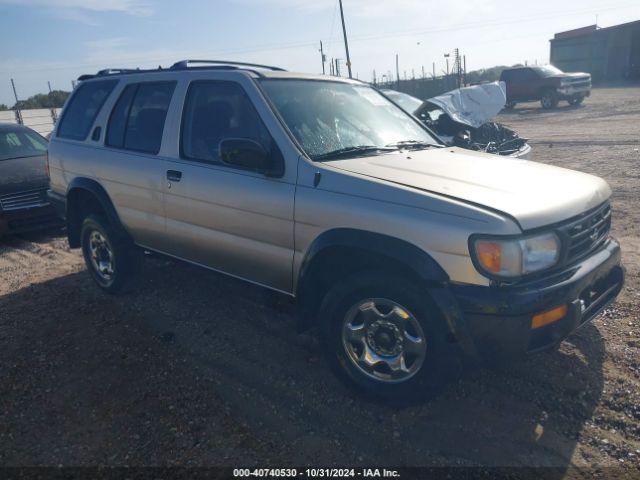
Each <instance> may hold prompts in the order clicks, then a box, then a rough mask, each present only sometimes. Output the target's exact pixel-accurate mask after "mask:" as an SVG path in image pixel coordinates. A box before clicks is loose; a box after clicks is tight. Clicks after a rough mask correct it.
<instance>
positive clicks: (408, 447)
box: [0, 88, 640, 478]
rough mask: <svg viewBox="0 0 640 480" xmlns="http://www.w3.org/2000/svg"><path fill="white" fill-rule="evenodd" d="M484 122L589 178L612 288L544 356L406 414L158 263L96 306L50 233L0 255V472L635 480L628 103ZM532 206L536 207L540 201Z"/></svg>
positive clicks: (635, 125)
mask: <svg viewBox="0 0 640 480" xmlns="http://www.w3.org/2000/svg"><path fill="white" fill-rule="evenodd" d="M500 121H503V122H505V123H507V124H508V125H510V126H512V127H513V128H515V129H516V130H517V131H518V132H519V133H520V134H521V135H523V136H525V137H528V138H530V139H531V143H532V145H533V159H535V160H537V161H541V162H545V163H552V164H554V165H559V166H564V167H568V168H575V169H578V170H583V171H586V172H590V173H594V174H597V175H600V176H602V177H604V178H605V179H606V180H607V181H608V182H609V183H610V185H611V187H612V189H613V192H614V194H613V207H614V212H615V213H614V219H613V234H614V235H615V236H617V237H618V238H619V239H620V241H621V242H622V246H623V249H624V263H625V265H626V267H627V274H628V277H627V278H628V280H627V285H626V288H625V290H624V292H623V293H622V295H621V296H620V298H619V300H618V302H617V303H616V304H615V305H614V306H613V307H612V308H610V309H609V310H607V311H606V312H604V314H603V315H601V316H600V317H599V318H598V319H596V320H595V321H594V322H593V323H592V324H590V325H587V326H586V327H584V328H583V329H581V330H579V331H578V332H577V333H575V334H574V335H572V336H571V337H570V338H569V339H568V340H567V341H566V342H565V343H564V344H563V345H562V346H561V348H560V350H559V351H556V352H553V353H547V354H540V355H536V356H532V357H530V358H528V359H526V360H524V361H522V362H519V363H515V364H512V365H508V366H505V367H504V368H501V369H500V370H494V369H492V370H489V369H484V368H481V369H471V370H469V371H467V372H466V373H464V375H462V376H461V378H459V379H458V380H456V381H455V382H453V383H452V384H450V385H449V386H448V387H446V389H445V390H444V392H443V393H442V394H441V395H440V396H438V397H437V398H436V399H434V400H432V401H429V402H424V403H422V404H420V405H416V406H412V407H408V408H403V409H399V408H392V407H388V406H385V405H381V404H378V403H371V402H369V401H366V400H364V399H362V398H360V397H358V396H357V395H356V394H354V393H353V392H351V391H350V390H349V389H347V388H345V387H344V386H343V385H342V384H340V383H339V382H338V381H337V380H336V379H335V378H334V377H333V375H332V374H331V373H330V371H329V370H328V367H327V366H326V365H325V363H324V361H323V359H322V356H321V354H320V352H319V349H318V346H317V344H316V342H315V341H313V339H312V338H311V337H308V336H299V335H297V334H296V333H295V320H294V315H293V312H294V310H293V306H292V305H291V304H290V303H289V301H288V300H287V299H286V298H283V297H280V296H278V295H276V294H272V293H270V292H267V291H265V290H262V289H260V288H258V287H254V286H251V285H248V284H245V283H242V282H240V281H237V280H233V279H229V278H226V277H224V276H221V275H218V274H215V273H212V272H208V271H205V270H202V269H198V268H195V267H192V266H189V265H186V264H182V263H178V262H173V261H168V260H164V259H149V260H148V261H147V262H146V265H145V268H144V271H143V275H142V278H141V279H140V282H139V285H138V287H137V289H136V290H135V291H134V292H133V293H129V294H126V295H122V296H109V295H106V294H103V293H102V292H101V291H99V290H98V288H97V287H96V286H94V284H93V282H92V281H91V280H90V278H89V275H88V274H87V273H86V272H85V269H84V265H83V262H82V260H81V257H80V254H79V253H78V252H77V251H69V250H68V247H67V243H66V239H65V238H64V235H63V233H62V232H46V233H40V234H31V235H23V236H17V237H9V238H4V239H2V240H0V465H5V466H7V465H9V466H24V465H64V466H85V465H96V464H100V465H109V466H112V465H133V466H139V465H162V466H166V465H183V466H191V465H198V466H213V465H227V466H236V467H237V466H251V465H254V466H273V467H281V466H285V465H314V466H329V465H342V466H345V465H377V466H390V465H394V466H408V465H411V466H417V465H431V466H440V465H450V466H465V465H484V466H552V467H560V470H559V471H560V472H562V471H564V469H565V468H567V467H575V468H571V473H572V475H573V476H578V477H585V478H586V477H590V476H591V475H592V474H593V473H600V474H602V475H605V474H607V473H608V472H609V473H610V472H611V471H613V470H610V469H611V468H612V467H613V468H615V471H617V472H624V471H626V472H632V471H634V469H638V468H639V467H640V389H639V387H640V357H639V353H640V314H639V313H638V312H639V311H640V253H639V252H640V222H639V220H640V214H639V208H638V207H640V151H639V150H640V88H618V89H598V90H595V91H594V93H593V96H592V97H591V98H589V99H587V101H586V102H585V104H584V105H583V106H581V107H577V108H576V107H565V106H561V107H560V108H559V109H557V110H555V111H552V112H546V111H542V110H540V109H539V105H538V104H526V105H519V106H518V107H517V108H516V110H515V111H513V112H509V113H505V114H502V115H501V117H500ZM540 194H541V195H544V191H541V192H540Z"/></svg>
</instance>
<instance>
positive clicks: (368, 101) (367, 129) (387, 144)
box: [260, 79, 438, 160]
mask: <svg viewBox="0 0 640 480" xmlns="http://www.w3.org/2000/svg"><path fill="white" fill-rule="evenodd" d="M260 82H261V85H262V87H263V89H264V91H265V93H266V94H267V96H268V97H269V98H270V99H271V101H272V103H273V104H274V105H275V107H276V108H277V110H278V112H279V113H280V115H281V116H282V118H283V119H284V121H285V123H286V124H287V127H289V130H291V132H292V133H293V135H294V136H295V138H296V140H297V141H298V142H299V143H300V145H301V146H302V148H303V149H304V151H305V153H306V154H307V155H308V156H309V157H310V158H311V159H314V160H320V159H330V158H331V157H332V156H333V157H335V158H337V157H338V156H345V154H346V155H353V156H356V155H359V154H365V153H366V154H376V153H382V152H385V151H388V150H394V149H397V148H400V147H401V146H402V148H406V147H408V146H412V148H427V147H428V146H431V145H438V141H437V140H436V139H434V138H433V137H432V136H431V135H429V133H428V132H427V131H426V130H425V129H424V128H422V127H421V126H420V124H419V123H418V122H416V121H415V120H413V119H412V118H411V117H410V116H408V115H407V114H406V113H405V112H403V111H402V110H401V109H399V108H398V107H396V106H395V105H394V104H393V103H391V102H390V101H389V100H387V99H386V98H385V97H384V96H382V95H381V94H380V93H378V92H377V91H376V90H374V89H373V88H371V87H368V86H365V85H353V84H349V83H341V82H333V81H324V80H322V81H319V80H281V79H261V80H260Z"/></svg>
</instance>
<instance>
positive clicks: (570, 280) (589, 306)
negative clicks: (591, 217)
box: [451, 239, 624, 357]
mask: <svg viewBox="0 0 640 480" xmlns="http://www.w3.org/2000/svg"><path fill="white" fill-rule="evenodd" d="M623 283H624V270H623V268H622V266H621V265H620V245H619V244H618V242H616V241H615V240H613V239H609V240H608V241H607V243H606V244H605V245H604V246H603V247H602V248H601V249H600V250H599V251H597V252H596V253H594V254H592V255H591V256H589V257H588V258H585V259H583V260H582V261H581V262H579V263H578V264H576V265H572V266H571V267H569V268H567V269H566V270H564V271H562V272H559V273H556V274H554V275H552V276H550V277H547V278H544V279H541V280H536V281H531V282H528V283H526V284H522V285H511V286H490V287H480V286H470V285H452V286H451V288H452V291H453V294H454V296H455V298H456V300H457V303H458V306H459V309H460V311H461V313H462V317H463V318H464V323H465V326H466V329H467V332H468V334H469V336H470V338H471V340H472V342H473V344H474V347H475V351H476V353H478V354H480V355H481V356H482V357H505V356H506V357H512V356H519V355H522V354H525V353H532V352H537V351H540V350H546V349H550V348H553V347H554V346H556V345H558V344H559V343H560V342H562V340H564V339H565V338H566V337H567V336H568V335H569V334H570V333H571V332H573V331H574V330H575V329H577V328H578V327H580V326H582V325H584V324H585V323H587V322H589V321H590V320H592V319H593V318H595V317H596V316H597V315H598V314H599V313H600V312H601V311H602V310H603V309H604V308H605V307H606V306H607V305H609V304H610V303H611V302H612V301H613V300H614V299H615V298H616V296H617V295H618V293H620V290H621V289H622V286H623ZM560 305H567V307H568V313H567V314H566V315H565V316H564V317H563V318H562V319H560V320H558V321H556V322H554V323H551V324H549V325H546V326H544V327H540V328H536V329H532V328H531V321H532V318H533V316H534V315H535V314H537V313H540V312H543V311H547V310H549V309H552V308H554V307H557V306H560Z"/></svg>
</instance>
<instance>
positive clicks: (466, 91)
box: [427, 82, 507, 128]
mask: <svg viewBox="0 0 640 480" xmlns="http://www.w3.org/2000/svg"><path fill="white" fill-rule="evenodd" d="M506 101H507V93H506V86H505V83H504V82H492V83H484V84H482V85H474V86H472V87H464V88H458V89H456V90H451V91H450V92H447V93H443V94H442V95H438V96H437V97H433V98H430V99H429V100H427V102H431V103H433V104H435V105H437V106H438V107H440V108H441V109H442V110H444V111H445V112H446V113H447V114H448V115H449V116H450V117H451V118H452V119H453V120H455V121H456V122H460V123H464V124H465V125H469V126H471V127H473V128H478V127H479V126H480V125H482V124H483V123H487V122H488V121H489V120H491V119H492V118H493V117H495V116H496V115H497V114H498V113H499V112H500V110H502V109H503V108H504V104H505V102H506Z"/></svg>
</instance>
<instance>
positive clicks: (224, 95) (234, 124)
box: [181, 81, 272, 163]
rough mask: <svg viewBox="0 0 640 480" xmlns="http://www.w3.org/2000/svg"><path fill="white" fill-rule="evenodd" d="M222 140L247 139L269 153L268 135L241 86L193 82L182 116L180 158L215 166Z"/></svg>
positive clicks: (212, 82)
mask: <svg viewBox="0 0 640 480" xmlns="http://www.w3.org/2000/svg"><path fill="white" fill-rule="evenodd" d="M225 138H248V139H251V140H254V141H256V142H258V143H259V144H261V145H262V146H263V147H264V148H265V150H267V151H271V150H272V149H271V143H272V140H271V135H270V134H269V132H268V131H267V128H266V127H265V126H264V124H263V123H262V120H261V119H260V117H259V116H258V113H257V112H256V110H255V108H254V107H253V104H252V103H251V100H250V99H249V97H248V96H247V94H246V93H245V92H244V90H243V89H242V87H241V86H240V85H238V84H237V83H234V82H226V81H198V82H194V83H192V84H191V86H190V87H189V91H188V93H187V99H186V101H185V106H184V114H183V117H182V139H181V151H182V155H183V156H184V157H186V158H191V159H194V160H201V161H205V162H215V163H218V162H220V158H219V148H218V147H219V145H220V141H221V140H224V139H225Z"/></svg>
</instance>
